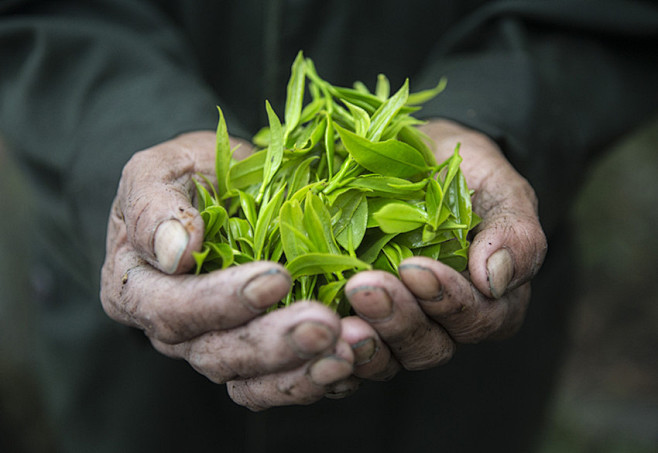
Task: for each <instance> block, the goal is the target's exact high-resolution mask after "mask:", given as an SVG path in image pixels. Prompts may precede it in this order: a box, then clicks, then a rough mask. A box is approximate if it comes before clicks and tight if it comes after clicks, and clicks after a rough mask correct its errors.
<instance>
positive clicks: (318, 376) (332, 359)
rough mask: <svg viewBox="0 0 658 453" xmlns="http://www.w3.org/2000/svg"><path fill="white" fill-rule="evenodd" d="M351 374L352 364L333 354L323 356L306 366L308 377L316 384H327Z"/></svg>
mask: <svg viewBox="0 0 658 453" xmlns="http://www.w3.org/2000/svg"><path fill="white" fill-rule="evenodd" d="M351 374H352V364H350V363H349V362H348V361H347V360H345V359H342V358H340V357H337V356H335V355H330V356H327V357H324V358H322V359H320V360H318V361H317V362H315V363H313V364H312V365H311V366H310V367H309V368H308V377H309V378H310V379H311V381H313V383H314V384H316V385H328V384H331V383H333V382H336V381H338V380H340V379H345V378H346V377H348V376H349V375H351Z"/></svg>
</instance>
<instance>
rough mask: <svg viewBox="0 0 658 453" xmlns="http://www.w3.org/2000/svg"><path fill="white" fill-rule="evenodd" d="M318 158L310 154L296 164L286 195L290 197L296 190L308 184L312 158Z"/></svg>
mask: <svg viewBox="0 0 658 453" xmlns="http://www.w3.org/2000/svg"><path fill="white" fill-rule="evenodd" d="M316 159H318V156H311V157H308V158H306V159H304V160H303V161H302V163H301V164H299V165H297V167H296V168H295V172H294V174H293V177H292V180H291V182H290V187H289V189H288V197H289V198H290V197H292V196H293V195H294V194H295V193H297V191H298V190H300V189H301V188H302V187H304V186H305V185H307V184H308V182H309V178H310V176H311V172H310V169H309V167H310V166H311V164H312V163H313V161H314V160H316Z"/></svg>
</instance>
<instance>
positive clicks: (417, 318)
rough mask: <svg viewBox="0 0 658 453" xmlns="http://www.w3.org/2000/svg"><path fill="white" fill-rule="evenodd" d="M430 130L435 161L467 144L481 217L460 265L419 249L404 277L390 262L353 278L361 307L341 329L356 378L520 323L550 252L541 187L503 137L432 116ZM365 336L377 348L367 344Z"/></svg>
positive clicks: (442, 353)
mask: <svg viewBox="0 0 658 453" xmlns="http://www.w3.org/2000/svg"><path fill="white" fill-rule="evenodd" d="M424 132H425V133H427V134H428V135H429V136H430V137H431V138H432V139H433V140H434V142H435V144H436V149H435V154H436V157H437V161H438V162H442V161H443V160H445V159H446V158H448V157H450V155H451V154H452V152H453V150H454V148H455V145H456V144H457V143H458V142H459V143H461V148H460V155H461V156H462V158H463V162H462V164H461V170H462V172H463V173H464V176H465V178H466V181H467V183H468V186H469V188H470V189H473V190H474V196H473V209H474V211H475V212H477V213H478V214H479V215H480V217H482V223H481V224H480V225H479V226H478V227H477V229H476V234H475V237H474V239H473V242H472V244H471V248H470V251H469V263H468V269H467V270H466V271H464V272H463V273H459V272H457V271H455V270H453V269H452V268H450V267H449V266H447V265H445V264H443V263H441V262H438V261H434V260H432V259H429V258H425V257H413V258H409V259H407V260H405V261H404V262H402V264H401V265H400V267H399V274H400V279H397V278H396V277H395V276H394V275H391V274H389V273H387V272H383V271H368V272H361V273H358V274H357V275H355V276H354V277H352V278H351V279H350V281H349V282H348V284H347V286H346V288H345V293H346V295H347V297H348V298H349V300H350V303H351V304H352V307H353V308H354V310H355V311H356V313H357V314H358V315H359V316H358V317H351V318H345V319H343V320H342V323H343V329H342V330H343V333H342V337H343V338H344V339H345V340H346V341H347V342H348V343H350V344H351V345H352V348H353V350H354V352H355V375H356V376H359V377H363V378H369V379H386V378H389V377H391V376H392V375H394V374H395V372H396V371H397V370H398V369H399V368H400V366H402V367H404V368H406V369H409V370H417V369H425V368H430V367H433V366H436V365H440V364H443V363H445V362H447V361H448V360H449V359H450V358H451V357H452V355H453V353H454V351H455V343H477V342H480V341H483V340H493V339H502V338H506V337H508V336H511V335H512V334H514V333H515V332H516V331H517V330H518V329H519V328H520V326H521V325H522V323H523V320H524V317H525V313H526V309H527V306H528V302H529V300H530V281H531V280H532V278H533V277H534V276H535V275H536V273H537V272H538V270H539V268H540V267H541V264H542V262H543V260H544V256H545V254H546V249H547V244H546V237H545V235H544V232H543V230H542V228H541V225H540V223H539V219H538V216H537V198H536V196H535V192H534V190H533V189H532V187H531V186H530V184H529V183H528V182H527V181H526V180H525V179H524V178H523V177H522V176H521V175H520V174H519V173H518V172H517V171H516V170H515V169H514V168H513V167H512V165H511V164H510V163H509V162H508V161H507V159H506V158H505V156H504V155H503V153H502V152H501V151H500V149H499V148H498V146H497V145H496V144H495V143H494V142H493V141H492V140H490V139H489V138H488V137H486V136H485V135H483V134H481V133H479V132H476V131H474V130H471V129H468V128H466V127H463V126H461V125H458V124H456V123H453V122H450V121H447V120H433V121H431V122H430V123H429V124H427V125H426V126H425V127H424ZM363 345H370V347H369V348H366V349H367V350H365V349H364V350H363V351H361V352H362V353H360V351H359V346H361V347H362V346H363ZM360 355H361V357H360Z"/></svg>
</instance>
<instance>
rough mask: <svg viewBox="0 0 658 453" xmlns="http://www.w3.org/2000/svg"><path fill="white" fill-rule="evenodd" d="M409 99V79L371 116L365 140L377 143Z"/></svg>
mask: <svg viewBox="0 0 658 453" xmlns="http://www.w3.org/2000/svg"><path fill="white" fill-rule="evenodd" d="M408 97H409V79H407V80H405V81H404V84H403V85H402V87H401V88H400V89H399V90H398V92H397V93H395V94H394V95H393V96H391V97H390V98H389V99H388V100H387V101H386V102H384V103H383V104H382V105H381V106H379V108H378V109H377V111H376V112H375V113H374V114H373V115H372V119H371V123H370V129H369V130H368V134H367V136H366V137H367V138H368V139H369V140H372V141H377V140H379V138H380V137H381V136H382V133H383V132H384V129H385V128H386V126H387V125H388V123H389V122H390V121H391V119H392V118H393V117H394V116H395V115H396V114H397V113H398V111H399V110H400V108H402V106H403V105H404V104H405V103H406V102H407V98H408Z"/></svg>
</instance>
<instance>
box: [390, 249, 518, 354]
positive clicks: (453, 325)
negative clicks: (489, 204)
mask: <svg viewBox="0 0 658 453" xmlns="http://www.w3.org/2000/svg"><path fill="white" fill-rule="evenodd" d="M398 270H399V273H400V279H401V280H402V282H403V283H404V284H405V286H406V287H407V288H409V290H410V291H411V292H412V293H413V294H414V295H415V297H416V299H417V301H418V303H419V305H420V307H422V309H423V311H424V312H425V313H426V314H427V316H429V317H430V318H432V319H433V320H434V321H436V322H437V323H438V324H440V325H441V326H443V327H444V328H445V329H446V330H447V331H448V333H449V334H450V336H451V337H452V338H453V339H454V340H455V341H457V342H458V343H477V342H480V341H482V340H485V339H500V338H505V337H508V336H510V335H512V334H513V333H515V332H516V331H517V330H518V329H519V327H520V326H521V324H522V323H523V319H524V317H525V313H526V310H527V306H528V301H529V299H530V285H529V284H526V285H523V286H521V287H520V288H518V289H517V290H515V291H511V292H509V293H507V294H506V295H505V296H504V297H502V298H500V299H498V300H494V299H491V298H488V297H486V296H484V295H483V294H482V293H480V292H479V291H477V290H476V289H475V288H474V287H473V286H472V285H471V283H470V282H469V280H468V279H467V278H466V277H465V276H464V275H462V274H460V273H459V272H456V271H455V270H454V269H452V268H450V267H449V266H446V265H445V264H442V263H440V262H438V261H435V260H432V259H430V258H425V257H414V258H409V259H407V260H405V261H404V262H402V264H401V265H400V266H399V269H398Z"/></svg>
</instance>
